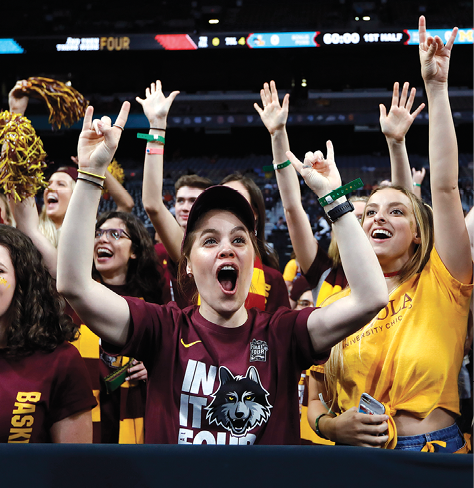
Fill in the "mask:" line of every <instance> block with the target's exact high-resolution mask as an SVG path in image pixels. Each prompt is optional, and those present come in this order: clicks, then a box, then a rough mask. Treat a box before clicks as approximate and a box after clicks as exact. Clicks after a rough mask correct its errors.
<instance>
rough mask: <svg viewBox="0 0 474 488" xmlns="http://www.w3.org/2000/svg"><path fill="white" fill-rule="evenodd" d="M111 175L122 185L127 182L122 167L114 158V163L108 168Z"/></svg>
mask: <svg viewBox="0 0 474 488" xmlns="http://www.w3.org/2000/svg"><path fill="white" fill-rule="evenodd" d="M107 169H108V170H109V173H110V174H111V175H112V176H113V177H114V178H115V179H116V180H117V181H118V182H119V183H120V184H121V185H123V182H124V181H125V173H124V171H123V168H122V166H120V164H119V163H118V161H117V160H116V159H115V158H114V159H112V162H111V163H110V164H109V166H108V168H107Z"/></svg>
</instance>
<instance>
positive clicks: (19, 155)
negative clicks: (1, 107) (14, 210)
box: [0, 111, 48, 201]
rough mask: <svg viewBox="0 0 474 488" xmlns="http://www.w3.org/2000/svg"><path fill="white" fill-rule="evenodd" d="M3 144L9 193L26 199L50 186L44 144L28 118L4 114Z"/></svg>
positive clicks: (1, 171)
mask: <svg viewBox="0 0 474 488" xmlns="http://www.w3.org/2000/svg"><path fill="white" fill-rule="evenodd" d="M0 144H3V147H2V154H1V156H0V186H2V187H3V191H4V193H5V194H6V195H8V194H11V195H12V196H13V198H14V199H15V200H16V201H22V200H24V199H25V198H28V197H30V196H34V195H36V193H37V192H38V191H39V190H40V189H41V188H46V187H47V186H48V182H47V181H46V180H45V179H44V174H43V170H44V168H45V167H46V163H45V162H44V160H45V158H46V153H45V152H44V149H43V143H42V141H41V139H40V138H39V137H38V136H37V135H36V132H35V130H34V129H33V126H32V125H31V122H30V121H29V120H28V119H27V118H26V117H24V116H21V115H20V114H11V113H10V112H8V111H5V112H1V113H0Z"/></svg>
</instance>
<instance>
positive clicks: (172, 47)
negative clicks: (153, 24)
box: [155, 34, 197, 51]
mask: <svg viewBox="0 0 474 488" xmlns="http://www.w3.org/2000/svg"><path fill="white" fill-rule="evenodd" d="M155 40H156V42H158V43H159V44H161V45H162V46H163V48H164V49H166V50H168V51H193V50H195V49H197V46H196V44H195V42H194V41H193V40H192V39H191V38H190V37H189V35H188V34H163V35H160V34H158V35H156V36H155Z"/></svg>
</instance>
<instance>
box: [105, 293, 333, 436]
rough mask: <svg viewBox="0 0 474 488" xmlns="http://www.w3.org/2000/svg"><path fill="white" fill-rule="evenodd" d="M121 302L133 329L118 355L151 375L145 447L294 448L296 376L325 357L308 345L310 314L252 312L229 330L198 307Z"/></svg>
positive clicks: (296, 410) (283, 311) (297, 410)
mask: <svg viewBox="0 0 474 488" xmlns="http://www.w3.org/2000/svg"><path fill="white" fill-rule="evenodd" d="M126 300H127V302H128V304H129V307H130V313H131V332H130V338H129V341H128V343H127V344H126V345H125V346H124V348H123V349H122V350H121V351H120V354H124V355H131V356H133V357H136V358H138V359H141V360H143V361H144V362H145V365H146V367H147V370H148V378H149V384H148V396H147V406H146V415H145V442H146V443H164V444H234V445H236V444H244V445H245V444H273V445H278V444H299V442H300V435H299V408H298V396H297V386H298V380H299V378H300V373H301V371H302V370H303V369H307V368H308V367H309V366H310V365H311V364H321V363H324V362H325V361H326V360H327V357H328V352H329V351H328V352H326V353H322V354H316V353H315V352H314V350H313V348H312V346H311V340H310V337H309V333H308V329H307V326H306V323H307V319H308V316H309V314H310V313H311V312H312V311H313V310H314V309H312V308H306V309H305V310H301V311H292V310H289V309H287V308H284V307H282V308H280V309H279V310H278V311H277V312H276V313H275V314H270V313H268V312H262V311H260V310H258V309H256V308H253V309H251V310H248V320H247V321H246V323H245V324H243V325H242V326H240V327H236V328H226V327H221V326H218V325H215V324H213V323H211V322H209V321H207V320H206V319H204V318H203V317H202V316H201V314H200V313H199V308H198V307H196V306H194V307H188V308H186V309H184V310H181V309H179V307H177V306H176V304H174V303H169V304H168V305H165V306H159V305H155V304H151V303H146V302H143V301H141V300H137V299H135V298H126ZM104 347H105V348H107V349H108V350H109V351H110V352H118V351H114V348H113V347H112V346H111V345H109V344H107V345H105V344H104Z"/></svg>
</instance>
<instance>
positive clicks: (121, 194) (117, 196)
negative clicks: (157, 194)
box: [71, 156, 135, 212]
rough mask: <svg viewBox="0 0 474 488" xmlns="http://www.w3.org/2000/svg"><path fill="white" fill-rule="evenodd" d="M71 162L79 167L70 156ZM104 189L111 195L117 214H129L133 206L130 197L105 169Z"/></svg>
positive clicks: (75, 160)
mask: <svg viewBox="0 0 474 488" xmlns="http://www.w3.org/2000/svg"><path fill="white" fill-rule="evenodd" d="M71 161H72V162H74V163H75V164H77V165H79V161H78V159H77V156H71ZM104 188H105V189H106V190H107V192H108V193H109V194H110V195H112V198H113V199H114V202H115V204H116V205H117V212H131V211H132V210H133V207H134V206H135V202H134V201H133V198H132V195H130V193H128V191H127V190H126V189H125V188H124V187H123V186H122V185H121V184H120V183H119V182H118V181H117V179H116V178H115V177H114V176H113V175H112V173H111V172H110V171H109V170H108V169H107V170H106V171H105V180H104Z"/></svg>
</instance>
